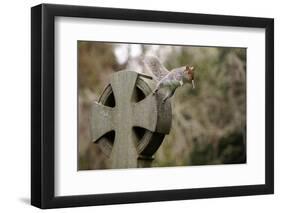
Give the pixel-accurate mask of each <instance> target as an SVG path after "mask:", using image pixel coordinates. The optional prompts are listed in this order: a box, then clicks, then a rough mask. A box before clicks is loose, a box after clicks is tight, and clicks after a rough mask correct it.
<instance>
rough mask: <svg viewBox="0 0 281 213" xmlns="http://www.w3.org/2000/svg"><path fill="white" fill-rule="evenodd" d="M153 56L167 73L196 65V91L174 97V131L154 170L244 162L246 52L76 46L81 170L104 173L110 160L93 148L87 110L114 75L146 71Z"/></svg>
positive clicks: (186, 89) (158, 154)
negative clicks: (147, 59)
mask: <svg viewBox="0 0 281 213" xmlns="http://www.w3.org/2000/svg"><path fill="white" fill-rule="evenodd" d="M146 54H150V55H151V54H153V55H156V56H158V57H159V58H160V60H161V61H162V62H163V63H164V64H165V66H166V67H167V68H168V69H172V68H175V67H179V66H183V65H186V64H189V65H193V66H194V67H195V69H196V75H195V84H196V89H194V90H193V89H191V86H190V85H184V86H183V87H181V88H179V89H177V91H176V93H175V95H174V97H173V98H172V107H173V121H172V129H171V132H170V134H169V135H167V136H166V137H165V139H164V141H163V143H162V145H161V146H160V148H159V150H158V151H157V152H156V155H155V160H154V162H153V166H154V167H160V166H161V167H162V166H163V167H166V166H191V165H213V164H237V163H245V162H246V49H245V48H225V47H195V46H167V45H155V46H154V45H129V44H118V43H100V42H83V41H79V42H78V61H79V65H78V78H79V169H81V170H83V169H104V168H107V167H108V162H107V159H106V157H105V156H104V155H103V153H102V152H101V150H100V149H99V147H98V146H97V145H95V144H92V143H91V141H90V134H89V125H90V124H89V107H90V104H91V102H92V101H93V100H97V99H98V97H99V96H100V95H101V92H102V90H103V88H104V87H105V86H106V85H107V84H108V82H109V77H110V74H111V73H113V72H115V71H118V70H121V69H124V68H126V67H127V68H128V67H129V68H130V69H132V70H138V71H143V66H142V62H141V61H142V60H141V58H142V57H143V56H145V55H146Z"/></svg>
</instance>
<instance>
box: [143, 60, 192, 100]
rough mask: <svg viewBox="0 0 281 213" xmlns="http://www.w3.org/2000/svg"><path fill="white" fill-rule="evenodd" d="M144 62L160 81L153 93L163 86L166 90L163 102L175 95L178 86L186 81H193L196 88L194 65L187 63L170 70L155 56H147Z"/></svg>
mask: <svg viewBox="0 0 281 213" xmlns="http://www.w3.org/2000/svg"><path fill="white" fill-rule="evenodd" d="M143 62H144V66H145V67H146V68H147V69H149V70H150V71H151V72H152V74H153V75H154V79H155V80H156V81H157V82H158V83H157V86H156V88H155V90H154V91H153V95H155V94H156V93H157V92H158V91H159V90H160V89H162V88H163V89H164V90H165V93H166V95H165V97H164V98H163V101H162V102H163V103H164V102H165V101H166V100H167V99H168V98H170V97H172V96H173V95H174V93H175V91H176V89H177V88H178V87H180V86H182V85H184V84H186V83H191V84H192V88H193V89H194V88H195V83H194V67H193V66H188V65H186V66H183V67H178V68H174V69H172V70H171V71H168V70H167V69H166V68H165V67H164V65H163V64H162V63H161V62H160V61H159V59H158V58H157V57H155V56H147V57H145V58H144V60H143Z"/></svg>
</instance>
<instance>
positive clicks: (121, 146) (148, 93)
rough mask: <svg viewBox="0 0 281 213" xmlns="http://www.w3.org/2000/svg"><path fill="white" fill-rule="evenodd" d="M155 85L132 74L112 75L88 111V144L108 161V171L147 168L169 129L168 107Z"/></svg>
mask: <svg viewBox="0 0 281 213" xmlns="http://www.w3.org/2000/svg"><path fill="white" fill-rule="evenodd" d="M155 86H156V82H155V81H154V80H152V78H151V77H149V76H145V75H142V74H139V73H137V72H133V71H120V72H116V73H114V74H113V75H112V77H111V80H110V84H109V85H108V86H107V87H106V88H105V90H104V91H103V93H102V95H101V97H100V99H99V101H98V102H95V103H93V105H92V108H91V134H92V141H93V142H95V143H97V144H98V145H100V147H101V149H102V150H103V152H104V154H106V155H107V156H108V157H109V158H110V162H111V168H136V167H150V166H151V162H152V160H153V154H154V153H155V152H156V151H157V149H158V148H159V146H160V145H161V143H162V141H163V139H164V136H165V134H168V133H169V131H170V128H171V120H172V113H171V103H170V101H169V100H168V101H166V102H165V103H162V100H163V97H162V95H161V93H158V94H155V95H152V91H153V89H154V88H155Z"/></svg>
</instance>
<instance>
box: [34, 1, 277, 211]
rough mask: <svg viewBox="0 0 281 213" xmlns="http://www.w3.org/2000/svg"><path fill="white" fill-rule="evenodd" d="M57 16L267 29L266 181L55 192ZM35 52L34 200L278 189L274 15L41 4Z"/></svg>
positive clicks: (70, 201) (83, 202)
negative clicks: (90, 192)
mask: <svg viewBox="0 0 281 213" xmlns="http://www.w3.org/2000/svg"><path fill="white" fill-rule="evenodd" d="M59 16H63V17H80V18H100V19H112V20H132V21H146V22H164V23H182V24H199V25H216V26H237V27H250V28H263V29H265V32H266V41H265V43H266V47H265V61H266V64H265V72H266V78H265V85H266V86H265V89H266V97H265V98H266V101H265V102H266V106H265V107H266V110H265V111H266V112H265V114H266V118H265V122H266V124H265V126H266V128H265V132H266V135H265V184H261V185H246V186H225V187H213V188H199V189H177V190H163V191H145V192H130V193H112V194H93V195H78V196H77V195H73V196H60V197H56V196H55V195H54V189H55V188H54V187H55V185H54V184H55V182H54V178H55V171H54V163H55V161H54V157H55V156H54V149H55V146H54V143H55V138H54V133H55V85H54V82H55V81H54V78H55V75H54V72H55V69H54V60H55V58H54V55H55V54H54V51H55V46H54V45H55V44H54V21H55V17H59ZM31 52H32V53H31V204H32V205H34V206H37V207H39V208H43V209H46V208H60V207H76V206H90V205H105V204H121V203H138V202H153V201H169V200H182V199H197V198H216V197H228V196H246V195H259V194H272V193H274V151H273V148H274V20H273V19H270V18H254V17H241V16H224V15H208V14H194V13H178V12H164V11H148V10H129V9H113V8H101V7H86V6H67V5H53V4H41V5H38V6H35V7H32V8H31Z"/></svg>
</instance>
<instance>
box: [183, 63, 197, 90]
mask: <svg viewBox="0 0 281 213" xmlns="http://www.w3.org/2000/svg"><path fill="white" fill-rule="evenodd" d="M194 71H195V69H194V67H193V66H188V65H187V66H186V67H185V71H184V73H185V78H186V79H187V80H188V82H190V83H192V88H193V89H194V88H195V83H194Z"/></svg>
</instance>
